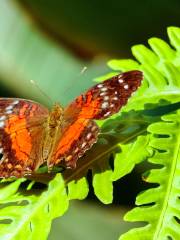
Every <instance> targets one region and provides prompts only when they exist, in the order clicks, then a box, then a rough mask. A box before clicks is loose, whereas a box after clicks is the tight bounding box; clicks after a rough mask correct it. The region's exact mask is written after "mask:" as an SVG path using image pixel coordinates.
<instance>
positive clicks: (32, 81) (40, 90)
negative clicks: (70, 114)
mask: <svg viewBox="0 0 180 240" xmlns="http://www.w3.org/2000/svg"><path fill="white" fill-rule="evenodd" d="M30 83H31V84H33V85H34V86H35V87H36V88H37V89H38V90H39V92H40V93H41V94H42V96H44V97H45V98H47V99H48V100H49V101H50V102H51V104H53V100H52V99H51V98H50V97H49V96H48V95H47V94H46V93H45V92H44V91H43V90H42V89H41V88H40V87H39V85H38V84H37V82H35V81H34V80H30Z"/></svg>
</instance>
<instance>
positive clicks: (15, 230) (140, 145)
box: [0, 27, 180, 240]
mask: <svg viewBox="0 0 180 240" xmlns="http://www.w3.org/2000/svg"><path fill="white" fill-rule="evenodd" d="M168 35H169V38H170V42H171V44H172V45H173V47H174V48H175V49H172V48H171V47H170V46H169V45H168V44H167V43H165V42H164V41H162V40H160V39H157V38H153V39H150V40H149V44H150V46H151V48H152V50H150V49H148V48H147V47H145V46H143V45H138V46H135V47H133V48H132V51H133V54H134V56H135V57H136V58H137V60H138V62H137V61H135V60H130V59H128V60H111V61H110V62H109V66H111V68H112V69H113V70H115V71H120V70H131V69H140V70H142V71H143V72H144V76H145V79H144V81H143V84H142V86H141V87H140V89H139V90H138V91H137V92H136V93H135V94H134V95H133V96H132V98H131V99H130V101H129V102H128V104H127V106H125V107H124V108H123V109H122V111H121V113H118V114H116V115H115V116H113V117H111V118H110V119H108V120H105V121H102V122H99V123H98V124H99V126H101V134H100V136H99V140H98V142H97V143H96V144H95V145H94V146H93V147H92V149H90V150H89V151H88V153H87V154H86V156H84V157H82V158H81V159H79V161H78V164H77V168H76V169H75V170H67V171H65V172H64V173H63V178H62V176H61V175H60V174H57V175H56V176H55V177H54V178H53V179H52V180H50V181H49V183H48V184H47V188H45V189H44V188H42V187H41V188H38V187H37V185H36V184H37V183H35V184H34V185H31V183H30V185H29V186H27V182H26V181H25V179H20V180H17V181H15V182H12V183H9V184H8V183H1V190H0V202H1V204H2V208H1V210H0V216H1V217H0V218H1V220H2V221H5V222H1V226H2V228H1V229H2V230H0V235H1V239H23V238H28V239H36V237H37V235H38V236H40V237H41V238H40V239H46V237H47V234H48V232H49V229H50V225H51V221H52V219H53V218H55V217H57V216H61V215H62V214H63V213H64V212H65V211H66V210H67V207H68V202H69V200H72V199H81V200H82V199H84V198H85V197H86V196H87V194H88V183H87V180H86V174H87V172H88V171H91V173H92V184H93V188H94V192H95V194H96V196H97V197H98V199H99V200H100V201H101V202H103V203H104V204H109V203H111V202H112V200H113V181H116V180H118V179H120V178H121V177H123V176H124V175H126V174H128V173H130V172H131V171H132V169H133V168H134V166H135V165H136V164H137V163H140V162H142V161H144V160H146V159H147V160H148V161H149V162H150V163H151V164H152V166H153V167H152V168H154V169H152V170H151V171H150V172H148V173H146V175H145V176H144V179H145V180H146V181H147V182H150V183H155V184H158V186H156V187H154V188H152V189H148V190H146V191H144V192H143V193H141V194H140V195H139V196H138V197H137V200H136V204H137V205H138V207H136V208H134V209H133V210H132V211H130V212H129V213H127V215H126V217H125V219H126V220H128V221H143V222H146V225H145V226H144V227H141V228H139V229H132V230H130V231H129V232H127V233H125V234H124V235H122V236H121V237H120V239H138V240H139V239H143V240H144V239H147V240H151V239H173V240H177V239H179V238H178V237H179V236H180V230H179V219H180V213H179V198H180V189H179V181H180V172H179V161H180V160H179V147H180V146H179V143H180V130H179V129H180V127H179V126H180V121H179V116H180V112H179V111H176V112H175V113H173V114H167V113H168V112H170V111H171V108H170V107H169V106H172V104H174V103H177V102H179V100H180V97H179V96H180V54H179V51H180V48H179V46H180V29H179V28H174V27H170V28H169V29H168ZM99 80H100V79H99ZM101 80H102V78H101ZM162 106H163V108H162ZM176 108H178V105H177V107H176ZM110 160H111V161H110ZM112 160H113V164H112ZM112 165H113V167H112ZM39 181H40V179H39ZM43 186H44V185H43ZM27 189H29V190H27ZM141 205H143V206H141ZM9 220H10V221H9ZM6 221H7V222H6ZM7 233H8V234H7ZM27 233H28V234H27ZM27 235H28V237H27Z"/></svg>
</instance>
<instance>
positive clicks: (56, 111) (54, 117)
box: [49, 103, 64, 127]
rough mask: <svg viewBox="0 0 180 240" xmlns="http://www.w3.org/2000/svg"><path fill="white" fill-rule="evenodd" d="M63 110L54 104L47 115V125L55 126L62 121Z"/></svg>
mask: <svg viewBox="0 0 180 240" xmlns="http://www.w3.org/2000/svg"><path fill="white" fill-rule="evenodd" d="M63 113H64V109H63V108H62V107H61V106H60V104H58V103H56V104H54V106H53V108H52V110H51V113H50V115H49V123H50V125H51V126H52V127H53V126H56V125H57V124H58V122H60V121H62V118H63Z"/></svg>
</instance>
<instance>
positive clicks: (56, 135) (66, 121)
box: [0, 70, 143, 178]
mask: <svg viewBox="0 0 180 240" xmlns="http://www.w3.org/2000/svg"><path fill="white" fill-rule="evenodd" d="M142 79H143V74H142V72H141V71H137V70H134V71H129V72H124V73H122V74H119V75H117V76H114V77H112V78H110V79H107V80H105V81H104V82H102V83H99V84H97V85H95V86H93V87H92V88H90V89H89V90H88V91H87V92H85V93H83V94H81V95H80V96H78V97H77V98H76V99H75V100H74V101H73V102H72V103H71V104H70V105H68V106H67V107H65V108H62V107H61V106H60V105H59V104H54V106H53V107H52V110H51V111H49V110H48V109H47V108H46V107H44V106H42V105H41V104H39V103H36V102H33V101H30V100H25V99H18V98H0V177H1V178H8V177H16V178H20V177H23V176H25V175H26V174H31V173H33V172H35V171H36V170H37V169H38V168H39V167H40V166H41V165H42V164H47V166H48V169H49V171H51V169H52V168H53V167H54V166H59V165H61V164H62V165H64V166H65V167H66V168H75V167H76V162H77V160H78V158H80V157H81V156H83V155H84V153H85V152H86V151H87V150H88V149H89V148H91V146H92V145H93V144H94V143H95V142H96V141H97V138H98V134H99V128H98V126H97V124H96V122H95V121H94V120H98V119H106V118H108V117H110V116H111V115H112V114H115V113H117V112H118V111H119V110H120V108H121V107H122V106H123V105H125V104H126V103H127V101H128V99H129V97H130V96H131V94H132V93H133V92H134V91H136V89H137V88H138V87H139V86H140V85H141V81H142Z"/></svg>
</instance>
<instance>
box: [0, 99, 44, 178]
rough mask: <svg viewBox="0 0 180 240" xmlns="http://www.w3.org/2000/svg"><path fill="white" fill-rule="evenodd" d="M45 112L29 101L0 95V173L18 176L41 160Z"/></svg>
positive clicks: (31, 169) (38, 163)
mask: <svg viewBox="0 0 180 240" xmlns="http://www.w3.org/2000/svg"><path fill="white" fill-rule="evenodd" d="M47 116H48V110H47V109H46V108H45V107H43V106H41V105H40V104H38V103H35V102H33V101H28V100H23V99H14V98H12V99H11V98H0V153H1V160H0V177H11V176H15V177H22V176H23V175H24V174H25V173H29V172H32V171H34V170H35V169H36V168H37V167H38V166H39V165H40V164H41V155H42V154H41V150H42V149H41V146H42V144H41V141H42V139H43V134H44V124H46V119H47Z"/></svg>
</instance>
